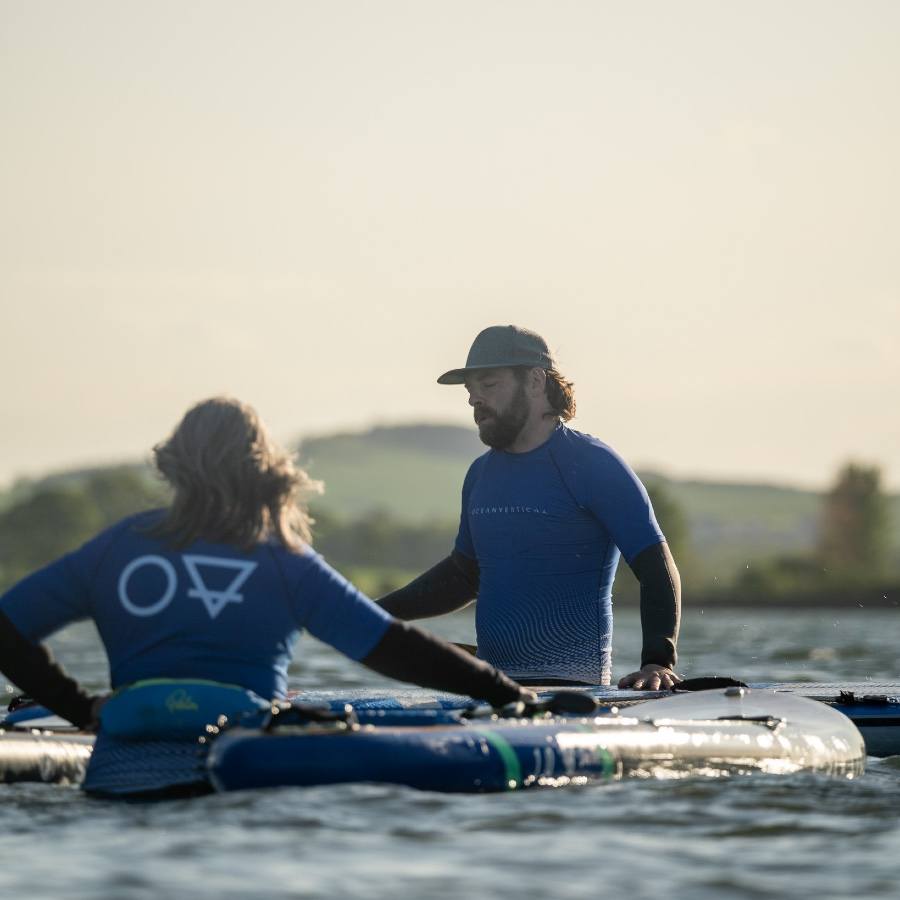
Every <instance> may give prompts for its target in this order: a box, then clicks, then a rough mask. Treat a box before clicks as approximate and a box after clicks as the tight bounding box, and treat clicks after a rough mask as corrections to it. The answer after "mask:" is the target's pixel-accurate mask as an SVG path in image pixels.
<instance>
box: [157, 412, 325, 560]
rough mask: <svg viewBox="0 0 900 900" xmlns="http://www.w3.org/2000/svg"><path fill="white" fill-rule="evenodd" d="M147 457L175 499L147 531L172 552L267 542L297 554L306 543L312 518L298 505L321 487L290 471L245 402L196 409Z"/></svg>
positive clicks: (296, 470) (245, 546)
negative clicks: (201, 544) (202, 543)
mask: <svg viewBox="0 0 900 900" xmlns="http://www.w3.org/2000/svg"><path fill="white" fill-rule="evenodd" d="M153 456H154V461H155V463H156V468H157V469H158V470H159V472H160V474H162V476H163V477H164V478H165V479H166V481H168V482H169V484H171V486H172V488H173V489H174V492H175V496H174V498H173V500H172V502H171V504H170V506H169V508H168V510H167V511H166V514H165V516H164V518H163V519H162V521H161V522H159V523H158V524H157V525H156V526H155V527H154V528H153V529H152V533H153V534H155V535H156V536H157V537H160V538H163V539H165V540H168V541H169V542H171V543H172V544H174V545H175V546H177V547H186V546H187V545H189V544H191V543H193V542H194V541H196V540H198V539H200V538H203V539H205V540H208V541H213V542H215V543H223V544H231V545H233V546H236V547H239V548H241V549H242V550H248V551H249V550H251V549H252V548H253V547H254V546H256V545H257V544H259V543H260V542H262V541H266V540H269V539H270V538H276V539H277V540H278V541H280V542H281V544H282V545H283V546H285V547H287V548H288V549H290V550H294V551H297V552H302V550H303V547H304V544H306V543H309V541H310V525H311V524H312V519H310V517H309V515H308V513H307V512H306V511H305V509H303V508H301V506H300V505H299V502H300V500H301V494H305V493H311V492H319V491H321V489H322V485H321V482H318V481H313V480H312V479H311V478H310V477H309V476H308V475H307V474H306V472H304V471H303V470H302V469H300V468H298V467H297V466H295V465H294V462H293V461H292V459H291V457H290V455H289V454H288V453H287V451H285V450H284V449H282V448H281V447H280V446H279V445H278V444H277V443H276V442H275V441H273V440H272V438H271V437H270V436H269V433H268V431H267V430H266V427H265V425H264V424H263V422H262V421H261V419H260V418H259V416H258V415H257V413H256V410H254V409H253V407H251V406H248V405H247V404H246V403H241V402H240V401H239V400H235V399H232V398H230V397H213V398H211V399H209V400H204V401H202V402H201V403H198V404H197V405H196V406H194V407H192V408H191V409H189V410H188V411H187V413H185V416H184V418H183V419H182V420H181V422H180V423H179V424H178V426H177V427H176V429H175V430H174V431H173V432H172V434H171V436H170V437H169V438H168V439H167V440H166V441H164V442H163V443H161V444H157V445H156V446H155V447H154V448H153Z"/></svg>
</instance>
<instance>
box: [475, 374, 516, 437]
mask: <svg viewBox="0 0 900 900" xmlns="http://www.w3.org/2000/svg"><path fill="white" fill-rule="evenodd" d="M528 412H529V410H528V398H527V397H526V396H525V386H524V385H522V384H520V385H519V388H518V390H517V391H516V393H515V395H514V396H513V398H512V400H510V401H509V406H508V407H507V408H506V409H505V410H503V412H502V413H501V412H497V410H495V409H492V408H491V407H490V406H479V407H478V408H477V409H476V410H475V424H476V425H477V426H478V437H480V438H481V440H482V443H485V444H487V445H488V447H492V448H493V449H494V450H505V449H506V448H507V447H509V446H510V445H511V444H512V443H513V441H515V439H516V438H517V437H518V436H519V434H520V433H521V432H522V429H523V428H524V427H525V423H526V422H527V421H528ZM484 413H490V416H491V418H490V419H486V420H484V421H481V422H479V421H478V419H479V417H480V416H482V415H484Z"/></svg>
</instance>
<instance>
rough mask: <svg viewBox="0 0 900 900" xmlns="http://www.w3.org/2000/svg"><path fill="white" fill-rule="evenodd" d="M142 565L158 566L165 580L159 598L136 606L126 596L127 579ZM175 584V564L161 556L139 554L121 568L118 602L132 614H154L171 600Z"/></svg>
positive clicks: (176, 581)
mask: <svg viewBox="0 0 900 900" xmlns="http://www.w3.org/2000/svg"><path fill="white" fill-rule="evenodd" d="M143 566H158V567H159V568H160V569H162V570H163V572H165V575H166V581H167V584H166V589H165V591H164V592H163V595H162V596H161V597H160V598H159V600H157V601H156V602H154V603H151V604H150V605H149V606H138V605H137V604H136V603H134V601H133V600H132V599H131V598H130V597H129V596H128V579H129V578H131V576H132V575H133V574H134V573H135V572H136V571H137V570H138V569H140V568H142V567H143ZM177 584H178V576H177V575H176V574H175V566H173V565H172V563H170V562H169V561H168V560H167V559H165V558H163V557H162V556H153V555H149V556H139V557H138V558H137V559H133V560H132V561H131V562H130V563H128V565H127V566H125V568H124V569H123V570H122V574H121V575H120V576H119V602H120V603H121V604H122V606H124V607H125V609H126V610H128V612H130V613H131V614H132V615H133V616H155V615H156V614H157V613H160V612H162V611H163V610H164V609H165V608H166V607H167V606H168V605H169V604H170V603H171V602H172V598H173V597H174V596H175V588H176V586H177Z"/></svg>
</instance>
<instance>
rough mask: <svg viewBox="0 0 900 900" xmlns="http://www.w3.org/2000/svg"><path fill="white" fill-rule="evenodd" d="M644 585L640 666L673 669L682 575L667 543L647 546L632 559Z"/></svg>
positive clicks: (675, 657)
mask: <svg viewBox="0 0 900 900" xmlns="http://www.w3.org/2000/svg"><path fill="white" fill-rule="evenodd" d="M631 568H632V570H633V571H634V574H635V575H636V576H637V578H638V581H639V582H640V584H641V629H642V632H643V647H642V649H641V666H645V665H647V664H649V663H655V664H656V665H659V666H666V667H668V668H670V669H672V668H674V667H675V664H676V662H677V659H678V654H677V652H676V646H677V643H678V629H679V625H680V620H681V576H680V575H679V574H678V567H677V566H676V565H675V560H674V559H673V558H672V552H671V551H670V550H669V545H668V544H666V543H661V544H656V545H655V546H653V547H648V548H647V549H646V550H643V551H642V552H641V553H639V554H638V555H637V557H636V558H635V559H634V560H633V561H632V563H631Z"/></svg>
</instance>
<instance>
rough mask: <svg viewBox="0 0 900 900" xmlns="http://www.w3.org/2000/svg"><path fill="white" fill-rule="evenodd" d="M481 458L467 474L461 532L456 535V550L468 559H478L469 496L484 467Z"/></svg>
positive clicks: (464, 485)
mask: <svg viewBox="0 0 900 900" xmlns="http://www.w3.org/2000/svg"><path fill="white" fill-rule="evenodd" d="M481 459H482V458H481V457H479V458H478V459H476V460H475V462H473V463H472V465H471V466H469V471H468V472H466V477H465V480H464V481H463V487H462V503H461V509H460V513H459V531H458V532H457V534H456V543H455V544H454V549H455V550H456V552H457V553H459V554H461V555H462V556H465V557H467V558H468V559H471V560H474V559H476V558H477V557H476V554H475V545H474V543H473V542H472V532H471V531H470V530H469V495H470V494H471V493H472V486H473V485H474V483H475V479H476V477H477V474H476V473H477V469H478V467H479V466H480V465H482V462H481Z"/></svg>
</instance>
